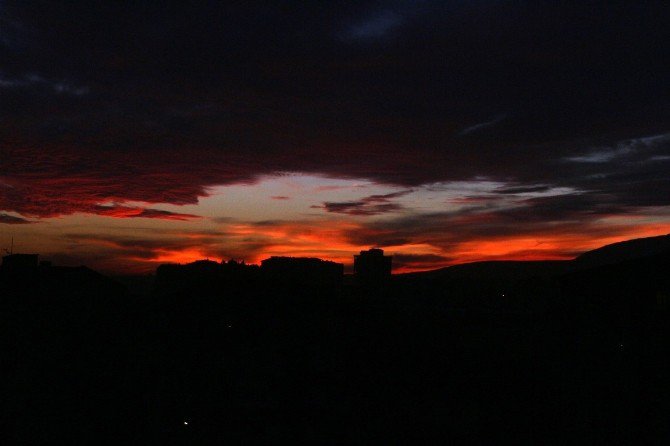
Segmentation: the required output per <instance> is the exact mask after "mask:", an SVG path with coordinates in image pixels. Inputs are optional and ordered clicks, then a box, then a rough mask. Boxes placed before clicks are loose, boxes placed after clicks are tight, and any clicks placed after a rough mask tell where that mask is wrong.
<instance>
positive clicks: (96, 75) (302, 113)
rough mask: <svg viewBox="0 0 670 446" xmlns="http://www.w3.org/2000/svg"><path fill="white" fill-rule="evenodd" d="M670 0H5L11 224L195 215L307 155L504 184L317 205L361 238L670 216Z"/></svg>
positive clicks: (0, 165) (429, 181) (6, 193)
mask: <svg viewBox="0 0 670 446" xmlns="http://www.w3.org/2000/svg"><path fill="white" fill-rule="evenodd" d="M669 19H670V6H669V5H668V4H667V2H644V3H630V4H625V5H624V4H621V5H612V4H611V2H582V3H578V4H572V3H570V4H568V3H565V2H562V3H556V2H536V1H533V2H521V3H519V2H485V1H473V2H436V1H435V2H434V1H425V2H405V1H389V2H344V3H342V2H335V3H333V2H311V3H310V4H309V5H307V6H306V5H305V4H304V3H303V2H296V3H292V2H284V3H282V4H281V5H275V6H268V5H265V6H261V5H255V4H252V3H247V4H244V5H242V4H240V5H237V6H231V5H226V4H224V3H220V2H205V3H199V4H197V5H195V4H189V3H188V2H187V3H182V4H179V5H177V4H175V5H162V4H161V5H155V6H152V5H147V4H142V5H139V4H138V5H135V6H130V7H126V6H120V5H119V6H115V5H113V4H107V5H101V4H98V3H96V2H92V3H81V4H77V3H71V2H70V3H67V4H58V5H56V4H54V3H51V2H43V3H42V2H38V3H37V4H32V5H31V6H30V7H28V6H27V5H26V4H25V2H13V1H6V2H2V3H1V4H0V60H1V61H2V62H1V63H0V123H1V125H0V224H20V223H26V222H29V221H40V220H41V219H50V218H54V217H59V216H66V215H72V214H76V213H84V214H90V215H101V216H108V217H118V218H140V219H142V218H146V219H159V220H172V221H194V220H199V219H197V218H196V217H198V215H197V214H198V212H197V211H189V212H184V213H180V212H175V211H167V210H162V209H159V207H160V206H159V205H162V204H168V205H179V206H183V205H194V204H196V203H198V201H199V200H201V199H203V198H204V197H207V196H208V194H209V193H210V190H211V188H212V187H213V186H217V185H236V184H252V183H254V182H256V181H258V180H259V178H262V177H264V176H266V175H272V174H280V173H282V172H304V173H310V174H320V175H324V176H326V177H330V178H351V179H367V180H370V181H373V182H375V183H377V184H381V185H388V186H397V188H399V189H400V190H420V189H429V188H431V187H432V185H435V184H446V183H450V182H459V181H460V182H464V181H465V182H473V183H476V182H477V181H481V182H485V181H488V182H497V183H498V184H500V188H499V190H497V191H488V192H487V193H486V194H477V193H461V194H460V196H452V197H451V199H450V200H447V201H443V202H439V203H433V204H431V206H430V209H426V208H425V207H423V208H421V207H420V206H417V205H414V204H413V203H409V202H408V201H407V198H408V194H407V193H404V194H403V193H400V195H393V194H396V193H398V192H390V193H389V195H385V194H376V195H374V194H373V195H365V194H361V195H360V196H359V197H356V198H353V199H352V198H350V197H346V198H342V199H341V200H340V199H336V200H329V201H322V200H318V199H316V198H315V201H314V203H313V204H312V206H314V207H312V208H306V209H305V210H304V212H305V213H308V212H313V213H320V215H322V216H323V218H326V220H327V221H331V219H336V218H349V219H352V220H351V221H353V222H355V226H356V229H355V231H354V230H353V229H352V230H351V231H353V232H351V233H348V232H347V231H348V230H345V229H342V231H343V232H342V234H343V235H342V236H343V237H344V238H343V239H342V240H343V241H346V243H351V244H352V246H353V245H358V244H385V245H388V246H392V245H400V244H401V242H404V243H407V244H412V246H417V245H421V246H423V245H426V244H428V245H430V246H433V247H435V249H439V250H441V251H440V252H433V253H417V254H416V255H417V256H421V255H423V256H424V257H420V258H419V257H415V258H414V260H413V262H414V264H415V265H418V264H419V263H420V262H424V264H426V265H427V264H428V263H429V262H428V260H429V259H433V260H434V261H435V264H438V263H439V262H443V261H446V259H451V258H452V257H454V256H453V255H452V253H451V251H449V250H453V249H455V248H454V246H455V245H454V244H455V243H457V242H458V241H459V240H460V241H461V242H464V241H467V240H473V243H474V241H475V240H477V241H479V242H484V241H486V240H499V239H501V238H504V237H511V238H514V237H521V236H522V235H523V234H526V235H528V236H530V235H534V236H536V237H538V238H539V237H544V238H545V239H549V238H551V234H554V235H556V234H561V233H563V234H568V233H569V234H578V233H582V234H587V235H589V236H596V235H597V234H600V236H602V237H605V236H610V235H613V233H614V232H616V231H617V230H618V231H620V233H623V232H626V231H628V233H630V232H631V230H630V228H629V229H626V231H624V230H623V229H622V227H621V226H617V225H610V226H608V227H604V226H607V225H605V223H606V222H607V221H609V220H608V219H612V218H615V217H616V218H621V217H622V216H623V217H625V218H630V219H631V221H639V218H638V217H641V216H647V217H648V218H649V219H650V220H645V222H646V223H645V224H647V225H649V224H659V221H667V216H666V215H665V214H664V212H663V210H664V209H667V206H668V205H669V204H670V175H668V174H667V172H668V171H669V169H670V108H668V104H670V91H669V90H668V88H667V85H666V84H667V79H668V78H670V67H669V66H668V64H667V63H666V61H667V60H668V57H669V56H670V54H669V47H668V44H667V42H669V41H670V28H668V26H667V23H668V22H669V21H670V20H669ZM550 190H562V191H569V192H565V193H562V194H553V195H547V194H544V193H545V192H547V191H550ZM543 194H544V195H543ZM287 198H288V196H287V195H273V199H274V200H278V201H280V202H283V203H286V204H288V203H291V202H292V201H293V200H289V199H287ZM250 199H251V198H250ZM466 203H469V204H470V205H468V206H465V209H463V205H464V204H466ZM301 218H302V216H301V215H295V216H294V218H293V220H294V221H295V222H296V223H295V224H296V226H295V227H301V228H303V229H304V230H307V228H308V227H309V225H304V226H301V225H299V224H298V223H297V222H298V221H300V220H301ZM246 223H248V224H250V225H251V224H252V223H253V222H246ZM352 224H353V223H352ZM635 224H641V223H635ZM30 226H31V228H33V227H34V228H38V227H40V226H41V225H30ZM35 230H37V229H35ZM621 231H623V232H621ZM354 232H355V233H354ZM240 243H242V242H241V241H240ZM408 246H409V245H408ZM482 246H483V245H482ZM527 248H528V247H527V246H525V245H524V246H523V247H520V248H519V252H521V251H524V250H527ZM230 249H232V247H231V248H230ZM417 249H418V248H417ZM241 251H243V249H241V248H240V250H239V252H241ZM325 251H327V250H326V249H325V248H324V252H325ZM568 251H570V248H569V246H567V245H566V247H565V248H563V247H561V248H560V249H559V248H556V249H554V250H553V251H552V250H551V249H549V250H547V251H546V252H547V253H548V254H551V255H564V254H565V255H567V254H566V253H567V252H568ZM249 252H250V253H251V252H252V250H249ZM254 252H256V251H254ZM407 255H408V254H407ZM430 255H433V256H436V257H425V256H430ZM410 261H411V258H410V257H406V258H405V260H403V262H405V263H407V262H410Z"/></svg>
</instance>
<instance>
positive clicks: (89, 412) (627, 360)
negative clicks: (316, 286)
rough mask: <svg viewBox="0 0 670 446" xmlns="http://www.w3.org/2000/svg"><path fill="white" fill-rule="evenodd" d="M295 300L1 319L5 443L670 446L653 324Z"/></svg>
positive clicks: (652, 317)
mask: <svg viewBox="0 0 670 446" xmlns="http://www.w3.org/2000/svg"><path fill="white" fill-rule="evenodd" d="M304 297H305V296H303V299H300V298H297V297H296V298H295V299H288V300H291V301H292V302H291V303H292V304H295V305H287V302H285V301H282V302H272V301H269V300H266V301H264V302H263V303H262V304H259V303H255V304H254V305H244V304H240V303H239V302H238V303H237V304H236V305H222V304H220V302H215V301H212V300H208V299H202V300H201V301H199V302H198V303H197V304H193V305H185V304H184V303H183V302H181V303H180V302H179V301H173V302H158V301H155V300H145V301H141V302H139V303H138V302H134V303H132V304H129V303H128V302H126V304H125V305H114V306H113V307H109V306H107V307H105V308H103V307H101V308H100V309H99V311H98V310H96V309H93V310H86V311H83V310H81V309H80V308H63V307H51V308H43V309H41V310H37V309H34V308H23V309H14V310H11V311H10V310H6V311H3V313H2V343H3V345H2V351H3V355H2V356H3V357H2V375H3V378H2V388H3V397H2V401H3V402H2V409H3V412H2V432H3V435H4V436H6V438H7V440H8V441H9V442H5V443H4V444H134V443H137V444H149V443H159V444H207V443H212V444H224V443H227V444H257V443H267V444H276V443H280V442H309V443H312V444H333V445H336V444H337V445H339V444H371V443H377V442H383V443H384V444H443V443H444V442H445V441H451V440H458V441H467V442H471V443H480V444H491V443H492V442H497V441H500V440H505V441H514V442H517V443H519V442H521V443H526V444H564V443H575V442H579V443H591V444H601V443H602V444H606V443H628V442H633V441H640V440H643V442H644V443H647V444H649V443H658V444H661V443H663V440H664V439H667V438H670V437H669V434H670V431H669V430H668V424H667V417H666V416H667V414H668V413H670V411H669V410H668V409H670V407H669V406H670V405H669V402H670V399H668V395H669V391H670V379H668V377H669V375H668V362H667V358H668V347H669V342H668V340H669V339H670V333H669V332H668V331H669V330H668V317H667V314H665V313H662V312H654V313H645V315H644V316H643V317H640V318H639V319H637V320H628V321H625V323H618V322H621V321H614V320H611V319H607V318H601V319H599V318H596V317H593V318H590V319H588V320H587V319H578V318H575V317H573V316H572V315H567V316H566V315H564V314H563V315H558V314H545V315H539V316H538V315H532V314H505V313H504V312H497V313H495V312H484V311H481V312H477V311H470V310H448V309H441V310H440V309H435V308H428V307H421V306H408V305H404V306H403V305H399V304H395V305H383V304H382V303H380V302H379V299H367V300H366V299H365V296H357V295H348V296H346V295H345V296H342V295H335V294H330V295H328V294H324V295H322V296H318V295H315V296H310V297H313V299H304Z"/></svg>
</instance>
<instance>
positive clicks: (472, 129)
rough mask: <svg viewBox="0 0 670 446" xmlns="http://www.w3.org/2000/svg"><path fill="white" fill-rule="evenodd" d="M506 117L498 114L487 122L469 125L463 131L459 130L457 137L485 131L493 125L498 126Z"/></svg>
mask: <svg viewBox="0 0 670 446" xmlns="http://www.w3.org/2000/svg"><path fill="white" fill-rule="evenodd" d="M506 117H507V115H506V114H500V115H498V116H496V117H494V118H493V119H491V120H489V121H484V122H480V123H478V124H475V125H471V126H470V127H466V128H464V129H463V130H461V131H460V132H458V135H459V136H465V135H469V134H470V133H475V132H478V131H480V130H482V129H485V128H487V127H493V126H494V125H496V124H498V123H499V122H501V121H502V120H503V119H505V118H506Z"/></svg>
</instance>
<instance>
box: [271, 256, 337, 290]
mask: <svg viewBox="0 0 670 446" xmlns="http://www.w3.org/2000/svg"><path fill="white" fill-rule="evenodd" d="M261 273H262V276H263V278H264V279H266V280H269V281H272V282H280V283H285V284H293V285H303V286H305V285H315V286H339V285H341V284H342V278H343V276H344V265H343V264H341V263H336V262H331V261H328V260H321V259H317V258H311V257H276V256H273V257H270V258H269V259H265V260H262V261H261Z"/></svg>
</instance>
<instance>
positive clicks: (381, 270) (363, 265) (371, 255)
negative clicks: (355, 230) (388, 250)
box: [354, 248, 393, 282]
mask: <svg viewBox="0 0 670 446" xmlns="http://www.w3.org/2000/svg"><path fill="white" fill-rule="evenodd" d="M392 264H393V256H385V255H384V250H382V249H379V248H373V249H369V250H367V251H361V252H360V254H358V255H354V274H355V276H356V279H357V280H358V281H359V282H382V281H384V280H386V279H388V278H389V277H390V276H391V267H392Z"/></svg>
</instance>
